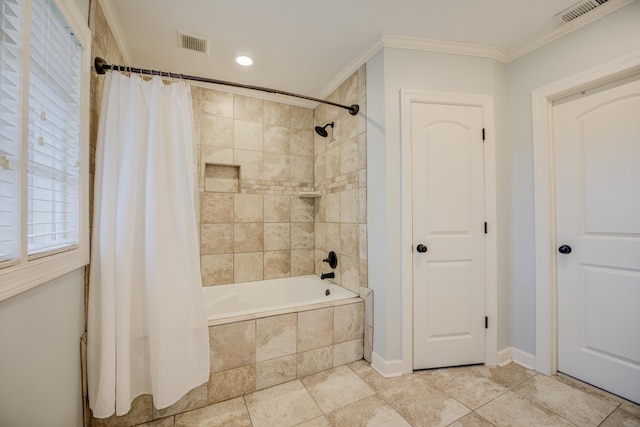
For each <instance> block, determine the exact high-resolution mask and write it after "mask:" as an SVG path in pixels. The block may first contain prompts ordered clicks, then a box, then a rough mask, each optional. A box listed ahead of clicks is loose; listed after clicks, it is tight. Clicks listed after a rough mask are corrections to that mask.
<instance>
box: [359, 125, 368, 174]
mask: <svg viewBox="0 0 640 427" xmlns="http://www.w3.org/2000/svg"><path fill="white" fill-rule="evenodd" d="M366 168H367V134H366V133H361V134H360V135H358V169H366Z"/></svg>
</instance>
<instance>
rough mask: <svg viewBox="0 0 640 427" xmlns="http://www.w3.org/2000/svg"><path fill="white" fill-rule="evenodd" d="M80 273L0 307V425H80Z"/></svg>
mask: <svg viewBox="0 0 640 427" xmlns="http://www.w3.org/2000/svg"><path fill="white" fill-rule="evenodd" d="M83 333H84V268H81V269H78V270H75V271H72V272H71V273H68V274H66V275H64V276H62V277H59V278H57V279H55V280H52V281H51V282H48V283H45V284H43V285H41V286H38V287H36V288H34V289H31V290H29V291H27V292H24V293H22V294H19V295H16V296H14V297H12V298H9V299H8V300H4V301H2V302H0V426H7V427H23V426H24V427H31V426H51V427H56V426H60V427H74V426H80V425H82V389H81V373H80V337H81V336H82V334H83Z"/></svg>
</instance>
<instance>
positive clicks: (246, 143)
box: [233, 120, 262, 151]
mask: <svg viewBox="0 0 640 427" xmlns="http://www.w3.org/2000/svg"><path fill="white" fill-rule="evenodd" d="M233 134H234V138H233V147H234V148H235V149H237V150H251V151H262V123H254V122H248V121H244V120H234V121H233Z"/></svg>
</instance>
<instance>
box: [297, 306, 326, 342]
mask: <svg viewBox="0 0 640 427" xmlns="http://www.w3.org/2000/svg"><path fill="white" fill-rule="evenodd" d="M332 343H333V307H329V308H323V309H320V310H311V311H303V312H300V313H298V351H299V352H303V351H307V350H313V349H315V348H320V347H326V346H328V345H331V344H332Z"/></svg>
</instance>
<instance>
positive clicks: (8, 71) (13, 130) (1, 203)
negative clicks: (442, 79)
mask: <svg viewBox="0 0 640 427" xmlns="http://www.w3.org/2000/svg"><path fill="white" fill-rule="evenodd" d="M23 9H24V8H23V5H22V2H18V1H16V0H0V13H2V15H0V19H1V20H0V266H4V265H10V264H13V263H14V262H15V261H16V260H17V258H18V256H19V253H20V214H19V212H20V122H21V120H20V111H21V106H20V104H21V102H20V99H21V95H20V94H21V90H20V87H21V85H22V79H21V76H22V70H21V67H22V40H23V38H24V34H23V22H24V10H23Z"/></svg>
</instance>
